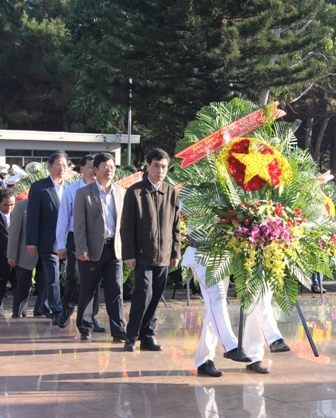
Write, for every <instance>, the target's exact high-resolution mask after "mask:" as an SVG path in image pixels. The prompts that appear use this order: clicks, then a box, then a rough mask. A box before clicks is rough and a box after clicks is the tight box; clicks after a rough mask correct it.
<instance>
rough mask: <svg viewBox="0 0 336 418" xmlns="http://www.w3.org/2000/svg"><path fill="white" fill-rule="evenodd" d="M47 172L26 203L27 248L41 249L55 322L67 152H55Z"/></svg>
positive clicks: (58, 307) (61, 264)
mask: <svg viewBox="0 0 336 418" xmlns="http://www.w3.org/2000/svg"><path fill="white" fill-rule="evenodd" d="M48 169H49V173H50V176H49V177H47V178H45V179H42V180H38V181H35V182H34V183H33V184H32V185H31V187H30V191H29V196H28V206H27V242H26V243H27V251H28V253H29V254H30V255H31V256H34V255H35V253H36V251H38V252H39V253H40V256H41V259H42V264H43V271H44V280H45V291H46V296H47V302H48V306H49V309H50V311H51V315H52V324H53V325H57V324H58V317H59V315H60V313H61V311H62V306H61V299H60V280H59V276H60V270H62V268H64V263H65V261H64V260H61V261H60V260H59V258H58V255H57V242H56V223H57V216H58V211H59V206H60V200H61V198H62V195H63V191H64V188H65V186H67V185H68V184H67V182H66V181H65V178H66V176H67V174H68V156H67V154H65V153H61V152H57V153H54V154H52V155H51V157H50V158H49V161H48Z"/></svg>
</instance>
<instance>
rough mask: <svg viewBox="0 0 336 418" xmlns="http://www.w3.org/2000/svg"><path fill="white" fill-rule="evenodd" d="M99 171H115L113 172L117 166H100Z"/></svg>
mask: <svg viewBox="0 0 336 418" xmlns="http://www.w3.org/2000/svg"><path fill="white" fill-rule="evenodd" d="M98 170H111V171H113V170H115V166H114V165H112V166H111V165H100V166H99V167H98Z"/></svg>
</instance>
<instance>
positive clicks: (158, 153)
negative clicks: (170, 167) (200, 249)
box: [146, 148, 170, 165]
mask: <svg viewBox="0 0 336 418" xmlns="http://www.w3.org/2000/svg"><path fill="white" fill-rule="evenodd" d="M163 159H166V160H167V162H168V164H169V163H170V157H169V155H168V153H167V152H166V151H164V150H163V149H162V148H153V149H152V150H150V151H149V153H148V154H147V156H146V161H147V163H148V164H149V165H151V163H152V161H153V160H158V161H160V160H163Z"/></svg>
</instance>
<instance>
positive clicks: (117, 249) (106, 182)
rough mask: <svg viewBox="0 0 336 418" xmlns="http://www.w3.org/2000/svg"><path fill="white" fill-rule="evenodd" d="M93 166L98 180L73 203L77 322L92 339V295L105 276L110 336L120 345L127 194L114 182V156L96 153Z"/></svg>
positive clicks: (83, 190)
mask: <svg viewBox="0 0 336 418" xmlns="http://www.w3.org/2000/svg"><path fill="white" fill-rule="evenodd" d="M93 167H94V171H95V175H96V181H94V182H93V183H91V184H89V185H87V186H85V187H82V188H81V189H79V190H78V191H77V193H76V197H75V204H74V237H75V245H76V255H77V258H78V260H79V275H80V292H79V300H78V309H77V320H76V323H77V328H78V330H79V332H80V334H81V340H84V341H85V340H89V339H90V338H91V333H92V331H93V321H92V303H93V296H94V293H95V288H96V285H97V283H98V282H99V280H100V279H101V275H102V276H103V280H104V293H105V303H106V310H107V313H108V316H109V319H110V329H111V335H112V336H113V341H114V342H120V341H125V340H126V335H125V323H124V315H123V298H122V275H123V274H122V260H121V238H120V221H121V213H122V209H123V202H124V195H125V191H124V189H123V188H122V187H120V186H118V185H116V184H114V183H113V182H112V179H113V177H114V173H115V164H114V160H113V157H112V155H111V154H108V153H101V154H97V155H96V156H95V157H94V160H93Z"/></svg>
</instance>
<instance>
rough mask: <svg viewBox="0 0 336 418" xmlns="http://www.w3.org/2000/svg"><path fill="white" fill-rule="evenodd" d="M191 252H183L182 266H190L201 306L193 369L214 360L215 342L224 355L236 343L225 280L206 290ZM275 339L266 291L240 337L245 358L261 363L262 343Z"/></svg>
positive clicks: (276, 332)
mask: <svg viewBox="0 0 336 418" xmlns="http://www.w3.org/2000/svg"><path fill="white" fill-rule="evenodd" d="M195 252H196V249H195V248H193V247H188V248H187V249H186V251H185V254H184V256H183V260H182V266H185V267H190V268H191V270H192V272H193V274H194V276H195V277H196V278H197V280H198V282H199V285H200V288H201V292H202V296H203V300H204V305H205V308H204V318H203V328H202V332H201V337H200V340H199V343H198V347H197V350H196V355H195V366H196V367H198V366H200V365H201V364H203V363H205V362H206V361H207V360H213V359H214V358H215V352H216V345H217V342H219V343H220V344H221V347H222V350H223V352H224V353H225V352H227V351H230V350H232V349H234V348H236V347H237V346H238V340H237V337H236V336H235V334H234V333H233V330H232V327H231V322H230V317H229V314H228V310H227V302H226V296H227V289H228V286H229V278H227V279H225V280H223V281H222V282H219V283H217V284H216V285H214V286H211V287H206V283H205V271H206V268H205V267H204V266H202V265H200V264H198V263H197V262H196V260H195ZM279 338H282V336H281V333H280V331H279V328H278V325H277V323H276V320H275V318H274V314H273V308H272V292H271V291H270V290H269V291H267V292H266V293H265V294H264V295H263V296H262V297H260V298H259V300H258V303H257V304H256V305H255V306H254V307H253V308H252V310H251V312H249V313H248V314H247V316H246V322H245V329H244V336H243V346H244V350H245V352H246V354H247V356H248V357H250V358H251V359H252V363H254V362H256V361H262V359H263V357H264V344H267V345H268V346H269V345H270V344H272V343H273V342H274V341H276V340H278V339H279ZM246 364H249V363H246Z"/></svg>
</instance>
